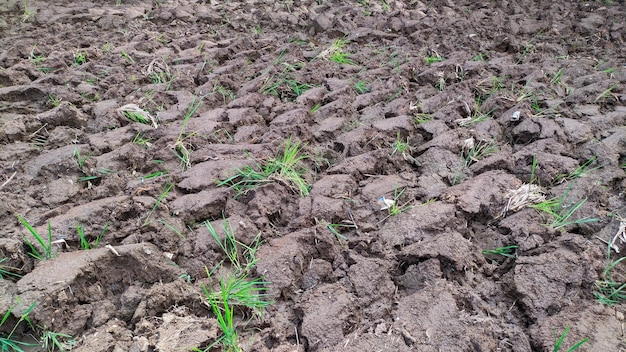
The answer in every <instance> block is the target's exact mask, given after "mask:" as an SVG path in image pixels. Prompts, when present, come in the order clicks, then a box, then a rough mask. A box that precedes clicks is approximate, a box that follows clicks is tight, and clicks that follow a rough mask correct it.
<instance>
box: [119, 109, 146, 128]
mask: <svg viewBox="0 0 626 352" xmlns="http://www.w3.org/2000/svg"><path fill="white" fill-rule="evenodd" d="M123 114H124V116H125V117H126V118H127V119H129V120H131V121H132V122H137V123H143V124H144V125H151V124H152V120H151V119H150V118H148V117H147V116H146V113H145V112H141V111H131V110H124V112H123Z"/></svg>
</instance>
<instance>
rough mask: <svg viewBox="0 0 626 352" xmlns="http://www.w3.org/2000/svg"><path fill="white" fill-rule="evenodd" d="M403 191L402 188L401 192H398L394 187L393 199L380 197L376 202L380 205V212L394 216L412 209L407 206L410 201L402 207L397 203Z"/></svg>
mask: <svg viewBox="0 0 626 352" xmlns="http://www.w3.org/2000/svg"><path fill="white" fill-rule="evenodd" d="M405 190H406V188H403V189H402V190H401V191H398V188H397V187H396V188H395V189H394V191H393V199H386V198H385V197H381V198H380V199H379V200H378V201H379V202H380V203H381V205H382V207H381V208H380V210H387V213H388V214H389V216H395V215H398V214H401V213H403V212H405V211H407V210H409V209H411V208H412V207H411V206H409V205H408V204H409V203H410V201H409V202H407V203H405V204H403V205H400V203H399V201H400V197H401V196H402V194H403V193H404V191H405Z"/></svg>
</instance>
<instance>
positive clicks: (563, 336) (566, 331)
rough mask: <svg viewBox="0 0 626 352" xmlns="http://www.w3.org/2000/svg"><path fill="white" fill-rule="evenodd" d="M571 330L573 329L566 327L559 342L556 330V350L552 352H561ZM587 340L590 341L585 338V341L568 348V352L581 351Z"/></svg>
mask: <svg viewBox="0 0 626 352" xmlns="http://www.w3.org/2000/svg"><path fill="white" fill-rule="evenodd" d="M570 328H571V327H570V326H568V327H566V328H565V330H564V331H563V333H562V334H561V337H559V338H558V340H557V335H556V330H554V349H553V350H552V352H559V351H560V350H561V346H562V345H563V341H565V337H566V336H567V334H568V333H569V330H570ZM587 340H589V338H588V337H585V338H584V339H582V340H580V341H578V342H577V343H575V344H574V345H573V346H572V347H570V348H568V349H567V352H572V351H575V350H577V349H579V348H580V346H582V345H583V344H584V343H585V342H587Z"/></svg>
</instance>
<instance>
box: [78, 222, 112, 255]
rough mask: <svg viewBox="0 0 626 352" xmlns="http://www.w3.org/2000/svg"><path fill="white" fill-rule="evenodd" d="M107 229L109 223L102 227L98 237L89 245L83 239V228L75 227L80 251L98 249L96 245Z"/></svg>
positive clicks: (84, 238) (80, 226) (85, 239)
mask: <svg viewBox="0 0 626 352" xmlns="http://www.w3.org/2000/svg"><path fill="white" fill-rule="evenodd" d="M108 228H109V222H107V223H106V224H104V227H103V228H102V231H100V234H99V235H98V237H96V239H95V240H94V241H93V243H90V242H89V241H88V240H87V238H86V237H85V228H84V227H83V226H82V225H77V226H76V232H77V233H78V239H79V241H80V249H83V250H89V249H93V248H98V244H99V243H100V240H101V239H102V237H104V233H105V232H106V230H107V229H108Z"/></svg>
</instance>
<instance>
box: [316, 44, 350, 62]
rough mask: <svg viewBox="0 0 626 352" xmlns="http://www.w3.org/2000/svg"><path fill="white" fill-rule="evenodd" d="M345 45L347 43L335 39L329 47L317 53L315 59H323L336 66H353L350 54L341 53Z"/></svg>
mask: <svg viewBox="0 0 626 352" xmlns="http://www.w3.org/2000/svg"><path fill="white" fill-rule="evenodd" d="M347 43H348V41H347V40H345V39H337V40H335V41H334V42H333V43H332V44H331V45H330V47H328V48H327V49H325V50H324V51H322V52H321V53H319V54H318V55H317V58H323V59H326V60H330V61H332V62H335V63H338V64H347V65H354V62H353V61H352V60H350V53H347V52H344V51H343V47H344V46H345V45H346V44H347Z"/></svg>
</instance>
